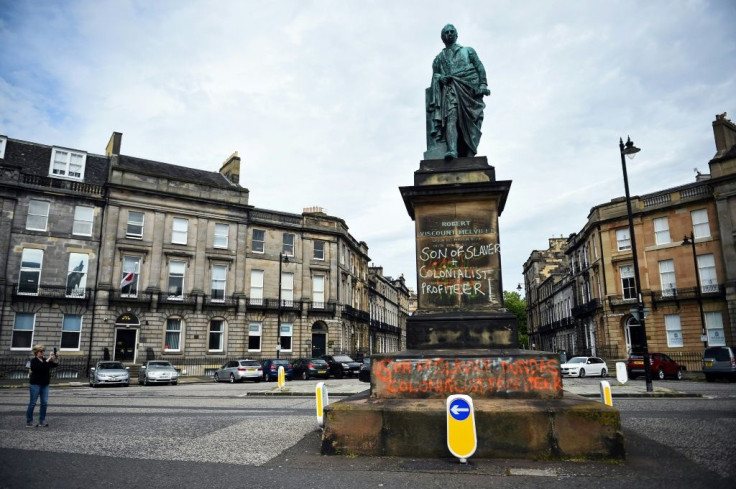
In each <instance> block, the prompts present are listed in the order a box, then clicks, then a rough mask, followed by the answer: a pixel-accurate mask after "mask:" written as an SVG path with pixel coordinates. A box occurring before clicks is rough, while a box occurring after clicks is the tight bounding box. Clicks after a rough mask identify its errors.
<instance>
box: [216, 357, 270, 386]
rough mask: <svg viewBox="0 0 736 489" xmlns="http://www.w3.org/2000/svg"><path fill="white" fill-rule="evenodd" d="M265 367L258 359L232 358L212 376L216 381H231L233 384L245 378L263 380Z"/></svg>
mask: <svg viewBox="0 0 736 489" xmlns="http://www.w3.org/2000/svg"><path fill="white" fill-rule="evenodd" d="M262 375H263V367H261V364H260V363H258V360H247V359H246V360H230V361H229V362H226V363H225V364H224V365H223V366H222V367H220V368H219V369H218V370H217V371H215V374H214V375H213V376H212V378H213V380H214V381H215V382H220V381H229V382H230V383H231V384H233V383H235V382H242V381H244V380H254V381H256V382H260V381H261V376H262Z"/></svg>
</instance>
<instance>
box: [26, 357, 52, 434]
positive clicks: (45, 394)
mask: <svg viewBox="0 0 736 489" xmlns="http://www.w3.org/2000/svg"><path fill="white" fill-rule="evenodd" d="M45 351H46V349H45V348H44V346H43V345H36V346H34V347H33V354H34V358H33V360H31V379H30V384H31V386H30V393H31V400H30V402H29V403H28V409H27V410H26V427H27V428H32V427H33V410H34V409H35V407H36V401H37V400H38V398H39V397H41V409H40V410H39V413H38V424H37V425H36V426H43V427H48V426H49V424H48V423H47V422H46V406H47V404H48V400H49V383H50V382H51V369H52V368H56V367H57V366H58V365H59V362H58V359H57V357H56V348H54V353H53V354H51V355H49V357H48V358H47V359H46V358H44V357H43V354H44V352H45Z"/></svg>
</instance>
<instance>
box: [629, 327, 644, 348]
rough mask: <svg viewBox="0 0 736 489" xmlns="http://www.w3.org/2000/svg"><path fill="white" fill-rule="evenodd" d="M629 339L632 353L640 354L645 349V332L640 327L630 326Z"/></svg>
mask: <svg viewBox="0 0 736 489" xmlns="http://www.w3.org/2000/svg"><path fill="white" fill-rule="evenodd" d="M629 338H630V339H631V351H633V352H640V351H642V350H643V349H644V332H643V331H642V328H641V326H640V325H638V324H630V325H629Z"/></svg>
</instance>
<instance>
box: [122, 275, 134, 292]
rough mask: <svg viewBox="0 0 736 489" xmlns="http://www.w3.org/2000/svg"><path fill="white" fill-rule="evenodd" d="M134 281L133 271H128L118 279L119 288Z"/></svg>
mask: <svg viewBox="0 0 736 489" xmlns="http://www.w3.org/2000/svg"><path fill="white" fill-rule="evenodd" d="M134 281H135V273H134V272H128V273H126V274H125V275H123V280H121V281H120V288H121V289H122V288H123V287H125V286H127V285H130V284H132V283H133V282H134Z"/></svg>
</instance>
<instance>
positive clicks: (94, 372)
mask: <svg viewBox="0 0 736 489" xmlns="http://www.w3.org/2000/svg"><path fill="white" fill-rule="evenodd" d="M129 369H130V367H126V366H124V365H123V364H122V363H120V362H116V361H112V360H109V361H102V362H97V365H95V366H94V367H92V368H90V369H89V385H90V386H91V387H98V386H101V385H122V386H123V387H128V386H129V385H130V372H129V371H128V370H129Z"/></svg>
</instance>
